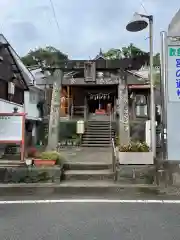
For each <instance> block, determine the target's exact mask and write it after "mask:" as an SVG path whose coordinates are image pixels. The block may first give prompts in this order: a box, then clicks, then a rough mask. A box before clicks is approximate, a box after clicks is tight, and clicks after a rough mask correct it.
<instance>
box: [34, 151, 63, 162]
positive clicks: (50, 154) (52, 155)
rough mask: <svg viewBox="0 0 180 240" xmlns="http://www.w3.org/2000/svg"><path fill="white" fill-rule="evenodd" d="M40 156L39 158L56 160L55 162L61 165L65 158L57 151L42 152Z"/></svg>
mask: <svg viewBox="0 0 180 240" xmlns="http://www.w3.org/2000/svg"><path fill="white" fill-rule="evenodd" d="M38 158H39V160H45V161H54V162H55V164H58V165H61V164H62V160H63V157H62V156H61V155H60V153H58V152H56V151H49V152H42V153H41V154H40V156H39V157H38Z"/></svg>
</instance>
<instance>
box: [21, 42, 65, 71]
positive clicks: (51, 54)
mask: <svg viewBox="0 0 180 240" xmlns="http://www.w3.org/2000/svg"><path fill="white" fill-rule="evenodd" d="M67 59H68V56H67V55H65V54H64V53H62V52H61V51H59V50H58V49H56V48H54V47H52V46H48V47H45V48H38V49H36V50H31V51H30V52H29V53H28V54H27V55H26V56H24V57H22V61H23V63H24V64H25V65H26V66H34V65H37V64H39V65H45V66H54V65H58V63H59V62H60V61H62V60H67Z"/></svg>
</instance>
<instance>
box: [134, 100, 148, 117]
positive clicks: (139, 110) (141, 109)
mask: <svg viewBox="0 0 180 240" xmlns="http://www.w3.org/2000/svg"><path fill="white" fill-rule="evenodd" d="M135 113H136V117H147V116H148V107H147V99H146V96H144V95H137V96H136V105H135Z"/></svg>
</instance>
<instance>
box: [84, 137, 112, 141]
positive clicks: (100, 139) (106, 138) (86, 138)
mask: <svg viewBox="0 0 180 240" xmlns="http://www.w3.org/2000/svg"><path fill="white" fill-rule="evenodd" d="M92 140H93V141H111V138H110V136H101V137H100V136H95V137H92V136H90V137H83V141H92Z"/></svg>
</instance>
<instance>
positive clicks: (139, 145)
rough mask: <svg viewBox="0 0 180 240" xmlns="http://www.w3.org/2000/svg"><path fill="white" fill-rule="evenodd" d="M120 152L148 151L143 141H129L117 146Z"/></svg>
mask: <svg viewBox="0 0 180 240" xmlns="http://www.w3.org/2000/svg"><path fill="white" fill-rule="evenodd" d="M119 151H120V152H149V146H148V145H147V144H146V143H145V142H130V143H129V144H127V145H120V146H119Z"/></svg>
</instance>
